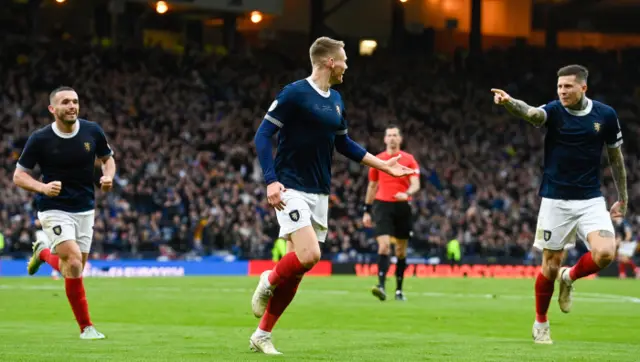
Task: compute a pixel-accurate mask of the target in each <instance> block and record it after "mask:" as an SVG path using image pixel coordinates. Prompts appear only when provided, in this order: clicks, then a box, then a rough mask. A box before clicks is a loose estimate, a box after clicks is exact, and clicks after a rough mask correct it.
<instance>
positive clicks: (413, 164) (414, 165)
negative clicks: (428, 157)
mask: <svg viewBox="0 0 640 362" xmlns="http://www.w3.org/2000/svg"><path fill="white" fill-rule="evenodd" d="M409 168H411V169H413V171H414V172H415V175H420V165H418V161H416V158H415V157H413V156H411V162H410V163H409Z"/></svg>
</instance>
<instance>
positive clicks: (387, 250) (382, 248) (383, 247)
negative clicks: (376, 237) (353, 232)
mask: <svg viewBox="0 0 640 362" xmlns="http://www.w3.org/2000/svg"><path fill="white" fill-rule="evenodd" d="M378 254H380V255H389V254H391V247H389V243H388V242H387V243H384V242H378Z"/></svg>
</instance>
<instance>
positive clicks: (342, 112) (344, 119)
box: [336, 100, 349, 136]
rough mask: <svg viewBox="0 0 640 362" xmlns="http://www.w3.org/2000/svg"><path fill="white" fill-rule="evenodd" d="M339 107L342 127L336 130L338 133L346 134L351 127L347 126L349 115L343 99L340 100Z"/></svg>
mask: <svg viewBox="0 0 640 362" xmlns="http://www.w3.org/2000/svg"><path fill="white" fill-rule="evenodd" d="M338 107H339V109H340V129H339V130H337V131H336V135H338V136H340V135H346V134H347V129H348V128H349V127H348V126H347V115H346V113H345V110H344V103H343V102H342V100H340V104H339V105H338Z"/></svg>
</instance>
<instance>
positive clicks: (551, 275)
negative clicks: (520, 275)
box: [542, 260, 560, 280]
mask: <svg viewBox="0 0 640 362" xmlns="http://www.w3.org/2000/svg"><path fill="white" fill-rule="evenodd" d="M559 272H560V262H558V261H556V260H549V261H547V263H545V264H544V265H543V266H542V273H543V274H544V276H545V277H547V279H550V280H555V279H556V277H557V276H558V273H559Z"/></svg>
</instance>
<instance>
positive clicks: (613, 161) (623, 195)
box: [607, 146, 629, 218]
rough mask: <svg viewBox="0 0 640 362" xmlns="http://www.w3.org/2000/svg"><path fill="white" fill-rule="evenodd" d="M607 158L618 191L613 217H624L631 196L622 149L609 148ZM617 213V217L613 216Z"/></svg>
mask: <svg viewBox="0 0 640 362" xmlns="http://www.w3.org/2000/svg"><path fill="white" fill-rule="evenodd" d="M607 156H609V164H610V165H611V174H612V176H613V181H614V182H615V184H616V188H617V189H618V202H617V203H616V204H614V205H613V207H611V213H612V215H611V216H612V217H614V218H615V217H624V215H625V214H626V212H627V205H628V199H629V196H628V194H627V169H626V168H625V165H624V155H623V154H622V148H621V147H619V146H618V147H608V148H607ZM614 213H615V215H613V214H614Z"/></svg>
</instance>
